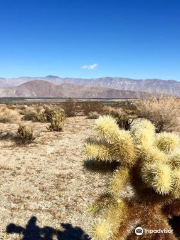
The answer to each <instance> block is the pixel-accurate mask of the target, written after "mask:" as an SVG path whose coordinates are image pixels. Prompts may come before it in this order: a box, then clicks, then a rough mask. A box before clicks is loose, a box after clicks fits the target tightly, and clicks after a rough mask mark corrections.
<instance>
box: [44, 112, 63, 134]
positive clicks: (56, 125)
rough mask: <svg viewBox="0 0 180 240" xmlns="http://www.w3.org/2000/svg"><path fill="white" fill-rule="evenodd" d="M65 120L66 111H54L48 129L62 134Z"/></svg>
mask: <svg viewBox="0 0 180 240" xmlns="http://www.w3.org/2000/svg"><path fill="white" fill-rule="evenodd" d="M65 118H66V117H65V113H64V111H58V110H57V111H54V112H53V114H52V117H51V120H50V125H49V127H48V129H49V130H50V131H57V132H61V131H62V128H63V125H64V121H65Z"/></svg>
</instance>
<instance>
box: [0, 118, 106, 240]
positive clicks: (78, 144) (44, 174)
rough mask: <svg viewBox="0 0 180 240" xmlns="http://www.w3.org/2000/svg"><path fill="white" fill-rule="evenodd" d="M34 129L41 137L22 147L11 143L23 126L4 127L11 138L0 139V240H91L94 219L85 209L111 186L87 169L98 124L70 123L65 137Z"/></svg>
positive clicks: (82, 120)
mask: <svg viewBox="0 0 180 240" xmlns="http://www.w3.org/2000/svg"><path fill="white" fill-rule="evenodd" d="M26 124H27V122H26ZM31 124H32V123H31ZM33 126H34V128H35V135H36V136H38V137H37V138H36V140H35V141H34V142H33V143H32V144H30V145H28V146H25V147H22V146H16V145H15V143H14V142H13V140H11V137H10V136H11V133H12V134H13V133H15V131H16V130H17V127H18V125H17V124H10V123H5V124H4V123H0V129H2V130H3V132H4V133H6V132H7V137H6V135H5V134H4V135H3V136H2V137H1V138H0V148H1V151H0V182H1V185H0V193H1V198H0V213H1V214H0V239H7V240H12V239H13V240H21V239H23V240H30V239H31V238H30V237H31V234H32V240H36V239H37V240H41V239H46V240H54V239H61V240H65V239H66V240H71V239H72V240H73V239H74V240H86V239H88V237H87V236H86V235H84V233H86V234H89V229H90V227H89V225H90V222H91V218H90V217H87V216H86V214H85V206H86V204H87V203H88V202H92V201H93V200H94V199H96V197H97V196H98V194H100V193H102V192H103V191H104V188H105V185H106V180H105V178H104V177H102V176H101V175H98V174H92V173H91V172H88V171H87V170H86V169H84V167H83V162H84V160H85V159H84V155H83V152H82V150H83V145H84V141H85V139H87V138H88V137H90V136H92V135H93V134H94V130H93V126H94V120H92V119H86V118H85V117H75V118H68V119H67V121H66V123H65V126H64V128H63V132H49V131H48V130H47V126H48V124H46V123H33ZM61 223H63V224H66V225H61ZM9 224H11V225H9ZM13 224H14V225H13ZM67 224H71V225H72V226H71V225H67ZM62 229H63V230H64V232H62V231H61V230H62ZM7 231H8V232H9V233H7ZM83 231H84V232H83ZM33 234H34V235H33ZM48 234H49V235H48ZM36 235H37V236H36ZM28 236H30V237H29V238H28ZM23 237H24V238H23Z"/></svg>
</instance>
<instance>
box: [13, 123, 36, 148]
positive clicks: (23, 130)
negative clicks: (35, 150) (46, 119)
mask: <svg viewBox="0 0 180 240" xmlns="http://www.w3.org/2000/svg"><path fill="white" fill-rule="evenodd" d="M15 139H16V142H17V144H23V145H25V144H30V143H32V141H33V140H34V139H35V137H34V134H33V129H32V128H28V127H27V126H25V125H19V128H18V130H17V133H16V137H15Z"/></svg>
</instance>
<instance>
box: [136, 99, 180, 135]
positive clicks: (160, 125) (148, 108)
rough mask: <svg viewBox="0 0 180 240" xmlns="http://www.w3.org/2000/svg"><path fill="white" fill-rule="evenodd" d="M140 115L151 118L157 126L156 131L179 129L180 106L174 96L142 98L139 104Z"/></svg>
mask: <svg viewBox="0 0 180 240" xmlns="http://www.w3.org/2000/svg"><path fill="white" fill-rule="evenodd" d="M137 107H138V111H139V117H142V118H146V119H149V120H150V121H151V122H152V123H153V124H154V125H155V127H156V132H158V133H159V132H162V131H178V130H179V117H180V106H179V101H177V99H176V98H173V97H166V98H165V97H162V98H160V99H158V98H155V97H154V98H152V99H147V100H141V101H140V103H139V104H138V105H137Z"/></svg>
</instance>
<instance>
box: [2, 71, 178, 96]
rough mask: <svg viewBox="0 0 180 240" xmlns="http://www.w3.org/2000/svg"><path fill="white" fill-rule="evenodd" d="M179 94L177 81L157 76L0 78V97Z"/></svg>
mask: <svg viewBox="0 0 180 240" xmlns="http://www.w3.org/2000/svg"><path fill="white" fill-rule="evenodd" d="M149 93H151V94H168V95H174V96H180V82H178V81H175V80H161V79H138V80H136V79H130V78H119V77H104V78H92V79H82V78H60V77H58V76H52V75H49V76H46V77H36V78H33V77H20V78H0V97H64V98H66V97H72V98H73V97H74V98H137V97H144V96H146V94H149Z"/></svg>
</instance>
